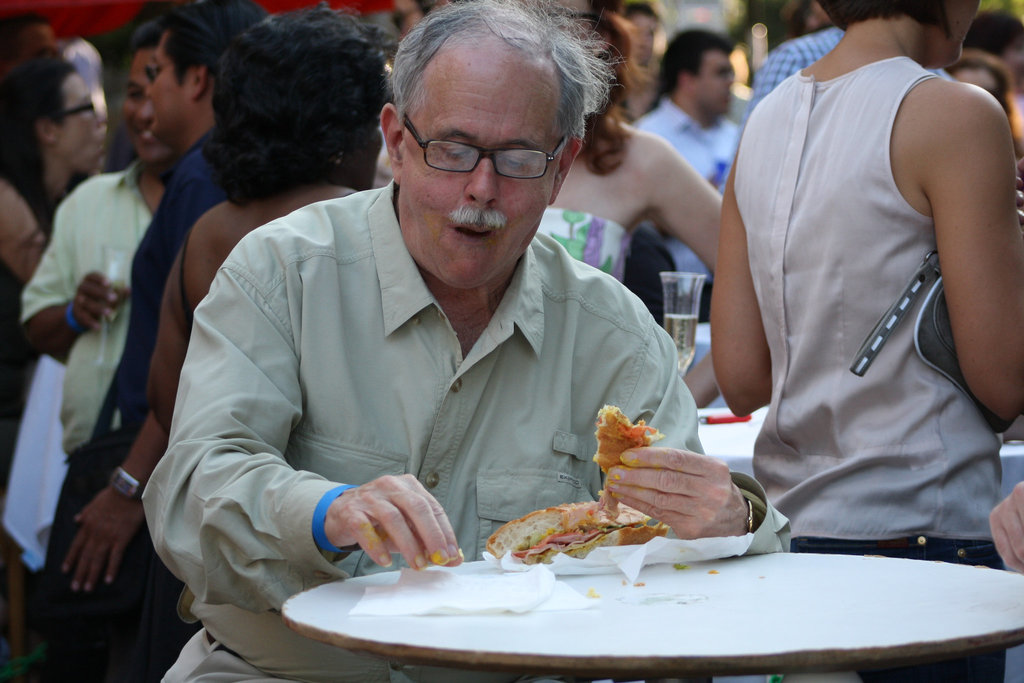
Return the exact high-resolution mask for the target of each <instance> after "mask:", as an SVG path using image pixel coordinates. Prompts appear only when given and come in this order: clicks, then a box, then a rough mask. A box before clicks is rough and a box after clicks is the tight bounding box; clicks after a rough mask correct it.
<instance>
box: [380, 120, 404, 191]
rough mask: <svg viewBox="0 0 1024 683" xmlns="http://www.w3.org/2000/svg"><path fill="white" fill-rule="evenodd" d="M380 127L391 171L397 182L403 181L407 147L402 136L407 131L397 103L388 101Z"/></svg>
mask: <svg viewBox="0 0 1024 683" xmlns="http://www.w3.org/2000/svg"><path fill="white" fill-rule="evenodd" d="M380 129H381V131H383V133H384V144H385V145H387V148H388V158H389V159H390V160H391V173H392V175H393V176H394V178H395V183H396V184H401V182H402V164H403V163H404V161H405V156H404V153H405V148H404V147H403V145H402V136H403V134H404V131H405V123H404V122H403V121H402V117H400V116H399V115H398V109H397V108H396V107H395V105H393V104H391V103H390V102H388V103H387V104H385V105H384V108H383V109H382V110H381V112H380Z"/></svg>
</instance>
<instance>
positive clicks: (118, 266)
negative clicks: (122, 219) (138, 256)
mask: <svg viewBox="0 0 1024 683" xmlns="http://www.w3.org/2000/svg"><path fill="white" fill-rule="evenodd" d="M131 267H132V252H131V250H130V249H125V248H123V247H112V246H109V245H105V246H104V247H103V275H105V276H106V278H107V279H108V280H109V281H110V286H111V287H113V288H114V291H116V292H117V295H118V300H117V303H116V304H115V306H114V310H113V312H112V313H111V314H110V315H109V316H104V317H103V321H102V323H101V325H100V351H99V354H98V355H97V357H96V364H97V365H103V364H104V363H105V362H106V355H107V335H108V334H109V329H108V328H109V327H110V321H111V320H113V319H114V318H115V317H116V316H117V312H118V309H120V307H121V301H123V300H124V295H125V292H127V291H128V278H129V277H130V274H131Z"/></svg>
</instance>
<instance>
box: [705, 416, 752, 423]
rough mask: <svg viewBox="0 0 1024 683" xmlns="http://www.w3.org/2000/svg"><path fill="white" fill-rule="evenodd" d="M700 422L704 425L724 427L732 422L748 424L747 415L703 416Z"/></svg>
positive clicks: (748, 418)
mask: <svg viewBox="0 0 1024 683" xmlns="http://www.w3.org/2000/svg"><path fill="white" fill-rule="evenodd" d="M700 421H701V422H703V423H704V424H706V425H725V424H732V423H734V422H750V416H749V415H732V414H729V415H705V416H703V417H701V418H700Z"/></svg>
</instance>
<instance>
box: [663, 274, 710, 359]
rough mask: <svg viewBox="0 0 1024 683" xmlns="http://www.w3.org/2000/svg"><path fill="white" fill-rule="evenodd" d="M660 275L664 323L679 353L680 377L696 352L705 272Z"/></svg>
mask: <svg viewBox="0 0 1024 683" xmlns="http://www.w3.org/2000/svg"><path fill="white" fill-rule="evenodd" d="M659 274H660V275H661V289H662V294H663V299H662V301H663V304H664V316H663V321H664V322H663V324H664V326H665V329H666V330H667V331H668V333H669V335H671V337H672V341H674V342H675V344H676V351H678V354H679V361H678V364H679V375H680V377H681V376H683V375H685V374H686V371H687V370H688V369H689V368H690V363H692V362H693V355H694V352H695V351H696V338H697V315H698V312H699V311H700V295H701V293H702V292H703V290H704V278H705V277H706V276H705V275H704V274H703V273H684V272H680V271H665V272H662V273H659Z"/></svg>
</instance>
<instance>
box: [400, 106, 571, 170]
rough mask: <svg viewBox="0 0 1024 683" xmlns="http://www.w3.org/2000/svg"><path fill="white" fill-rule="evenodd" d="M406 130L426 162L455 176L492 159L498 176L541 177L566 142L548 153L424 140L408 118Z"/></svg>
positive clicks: (536, 150) (449, 141)
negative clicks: (486, 158)
mask: <svg viewBox="0 0 1024 683" xmlns="http://www.w3.org/2000/svg"><path fill="white" fill-rule="evenodd" d="M405 127H406V128H408V129H409V132H410V133H412V136H413V138H415V139H416V144H418V145H419V146H420V147H421V148H422V149H423V161H424V162H426V164H427V166H430V167H431V168H436V169H438V170H439V171H452V172H453V173H469V172H470V171H472V170H473V169H474V168H476V166H477V164H479V163H480V160H481V159H483V158H485V157H490V159H491V163H493V164H494V170H495V172H497V174H498V175H501V176H505V177H506V178H519V179H524V180H525V179H529V178H540V177H541V176H542V175H544V174H545V173H547V170H548V163H549V162H552V161H554V160H555V157H556V156H558V153H559V152H561V151H562V148H563V147H564V146H565V142H566V139H567V138H565V137H563V138H562V140H561V141H560V142H559V143H558V146H557V147H555V151H554V152H552V153H551V154H548V153H547V152H545V151H543V150H539V149H520V148H518V147H508V148H500V149H490V148H487V147H477V146H476V145H470V144H468V143H465V142H454V141H452V140H424V139H422V138H421V137H420V134H419V133H417V132H416V129H415V128H413V125H412V123H411V122H410V121H409V119H408V118H406V119H405Z"/></svg>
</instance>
